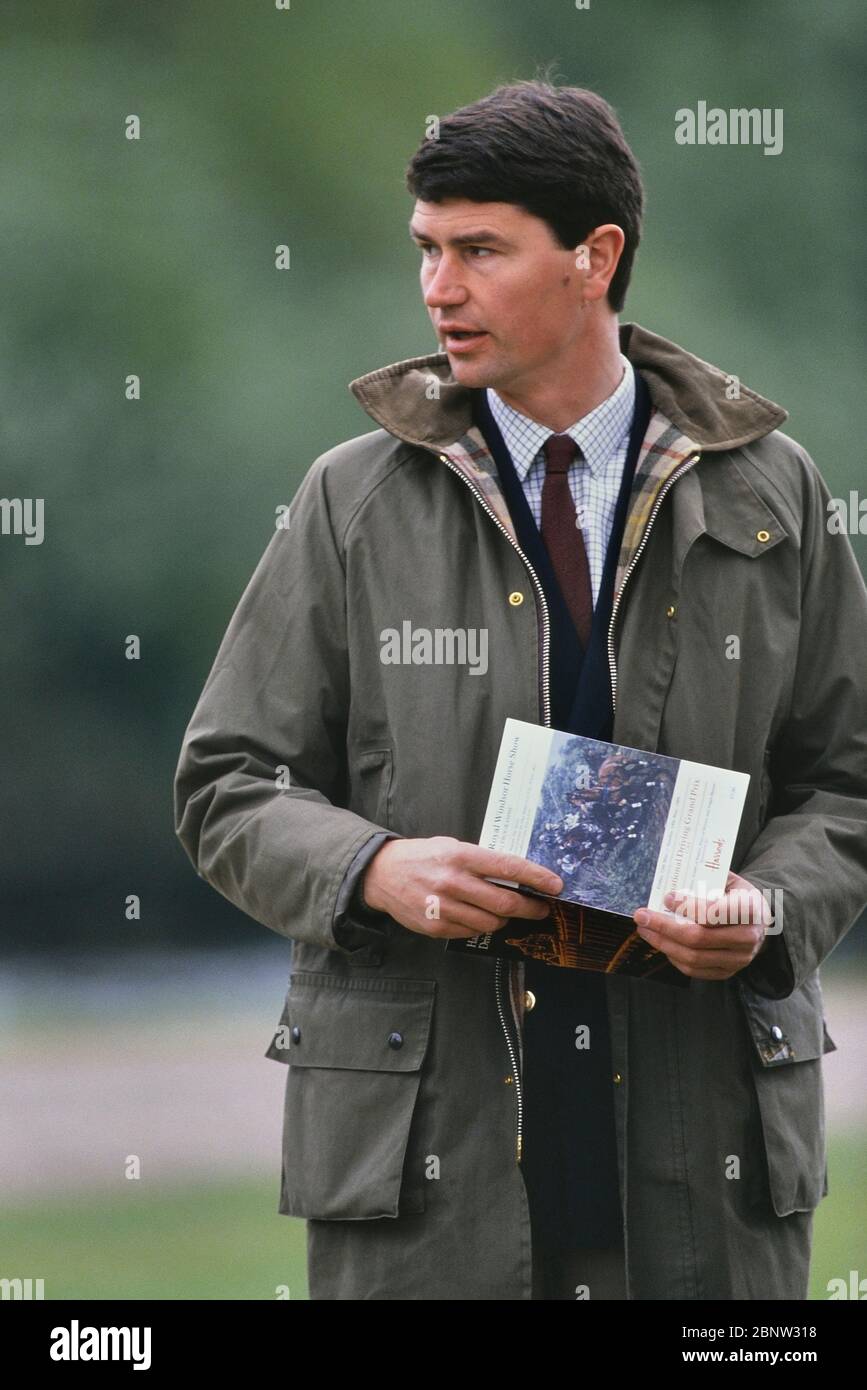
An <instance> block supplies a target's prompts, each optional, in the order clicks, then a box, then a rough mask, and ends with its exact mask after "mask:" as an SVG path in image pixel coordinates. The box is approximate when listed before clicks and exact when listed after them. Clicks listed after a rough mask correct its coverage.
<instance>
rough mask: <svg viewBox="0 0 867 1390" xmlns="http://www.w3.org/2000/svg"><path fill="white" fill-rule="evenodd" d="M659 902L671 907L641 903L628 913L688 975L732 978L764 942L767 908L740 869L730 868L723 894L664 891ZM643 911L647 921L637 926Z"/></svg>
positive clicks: (768, 920)
mask: <svg viewBox="0 0 867 1390" xmlns="http://www.w3.org/2000/svg"><path fill="white" fill-rule="evenodd" d="M664 901H665V903H666V906H668V907H669V908H670V909H671V911H670V912H651V911H650V909H649V908H640V909H639V910H638V911H637V912H635V913H634V914H633V921H635V923H636V924H637V925H636V930H637V932H638V934H639V936H642V937H643V938H644V940H645V941H646V942H647V943H648V945H650V946H654V947H655V948H656V950H658V951H663V952H664V953H665V955H667V956H668V959H669V960H670V961H671V963H672V965H674V966H676V967H677V969H678V970H680V971H681V973H682V974H684V975H690V976H692V978H693V979H696V980H728V979H731V977H732V975H736V974H737V973H738V971H739V970H743V969H744V968H745V967H746V966H748V965H749V963H750V961H751V960H752V959H753V958H754V957H755V956H757V955H758V953H759V951H761V950H762V949H763V947H764V946H765V945H766V944H767V940H768V938H767V935H766V933H765V927H766V926H770V924H771V922H772V921H773V917H772V914H771V911H770V908H769V907H768V904H767V901H766V900H765V898H764V897H763V896H762V893H761V890H760V889H758V888H756V886H755V885H754V884H752V883H750V882H748V880H747V879H745V878H741V877H740V875H739V874H733V873H729V876H728V878H727V879H726V886H725V889H724V890H723V891H722V893H716V894H714V893H711V894H710V895H709V896H708V897H706V898H700V897H694V896H693V895H692V894H691V893H666V895H665V899H664ZM642 914H643V915H644V916H646V918H647V925H646V926H642V925H640V918H641V916H642ZM717 924H718V925H717Z"/></svg>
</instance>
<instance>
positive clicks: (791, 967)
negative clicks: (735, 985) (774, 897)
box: [739, 871, 798, 999]
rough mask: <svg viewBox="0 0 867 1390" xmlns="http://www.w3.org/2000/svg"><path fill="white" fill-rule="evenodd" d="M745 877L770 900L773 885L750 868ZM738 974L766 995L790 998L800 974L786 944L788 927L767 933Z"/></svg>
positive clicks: (756, 990)
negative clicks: (759, 877) (754, 875)
mask: <svg viewBox="0 0 867 1390" xmlns="http://www.w3.org/2000/svg"><path fill="white" fill-rule="evenodd" d="M739 872H740V871H739ZM743 877H744V878H746V879H748V880H749V882H750V883H752V884H753V886H754V887H756V888H758V889H759V890H760V891H761V892H762V893H763V894H764V896H765V902H766V903H767V902H768V900H769V898H770V896H771V891H772V890H771V886H770V885H769V884H767V883H765V882H764V881H761V880H759V879H756V878H753V876H752V874H750V873H749V871H747V872H746V873H745V874H744V875H743ZM739 975H740V978H741V979H742V980H743V981H744V982H745V983H746V984H748V985H749V986H750V988H751V989H754V990H755V992H756V994H761V995H763V996H764V997H765V998H766V999H788V997H789V995H790V994H791V993H792V992H793V991H794V988H795V985H796V983H797V978H798V977H797V971H796V969H795V963H794V961H793V960H792V956H791V954H790V952H789V948H788V945H787V944H786V933H785V927H784V929H783V930H782V931H779V932H774V933H770V932H766V933H765V939H764V942H763V943H762V945H761V947H760V948H759V950H758V952H757V954H756V955H754V956H753V958H752V960H751V961H750V963H749V965H747V966H745V967H744V969H743V970H741V971H740V972H739Z"/></svg>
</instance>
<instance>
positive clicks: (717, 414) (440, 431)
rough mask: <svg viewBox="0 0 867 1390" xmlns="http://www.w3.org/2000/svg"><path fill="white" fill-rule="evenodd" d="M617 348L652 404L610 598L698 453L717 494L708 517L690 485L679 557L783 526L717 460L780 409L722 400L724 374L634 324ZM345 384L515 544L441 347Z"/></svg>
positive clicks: (744, 544)
mask: <svg viewBox="0 0 867 1390" xmlns="http://www.w3.org/2000/svg"><path fill="white" fill-rule="evenodd" d="M620 348H621V351H622V352H623V354H624V355H625V356H626V357H628V358H629V360H630V362H631V363H632V365H633V367H634V368H635V369H636V371H639V372H641V374H642V376H643V378H644V380H645V381H646V383H647V386H648V389H649V391H650V400H651V405H652V410H651V415H650V420H649V422H648V425H647V429H646V431H645V435H644V439H643V441H642V444H641V448H640V450H639V454H638V461H637V463H636V468H635V475H634V478H633V482H632V493H631V496H630V499H629V509H628V512H627V516H626V521H625V525H624V530H623V540H622V544H621V547H620V555H619V557H618V561H617V570H616V574H615V581H614V592H615V595H617V594H619V592H620V588H621V585H622V584H623V583H624V582H625V577H626V574H627V572H628V570H629V568H630V566H631V564H632V562H633V560H634V559H635V557H636V556H637V554H638V553H639V551H640V549H641V545H642V541H643V539H644V536H645V534H646V532H647V529H648V527H649V525H650V523H651V520H652V517H653V515H654V507H655V504H656V501H657V499H658V498H659V497H660V494H661V493H662V491H663V488H665V487H666V485H667V484H668V482H669V479H670V478H672V475H673V474H675V473H677V472H678V471H679V470H680V469H681V468H683V469H684V471H685V469H686V465H687V463H688V462H689V461H690V459H691V458H697V457H698V455H699V454H701V453H710V454H713V453H716V454H717V456H718V457H719V459H720V467H721V468H722V473H721V475H720V477H719V478H718V479H716V478H715V475H716V472H717V470H716V469H713V470H712V474H711V476H712V477H714V480H715V482H716V484H717V489H716V490H717V492H718V493H719V492H720V490H721V491H722V497H721V500H720V503H719V505H717V506H716V507H715V508H714V512H713V515H708V514H706V511H705V506H704V497H703V491H702V489H701V488H699V489H697V490H696V489H693V490H692V493H691V500H690V501H689V502H688V503H687V504H686V505H685V507H684V515H683V524H682V527H681V531H680V534H679V536H678V539H677V555H676V560H677V562H678V563H679V562H680V560H681V559H682V557H683V554H684V553H685V551H686V549H687V548H688V546H689V544H690V543H691V541H692V540H694V539H695V537H696V536H697V535H699V534H701V532H702V531H705V530H707V531H709V532H710V533H711V534H712V535H715V536H716V537H717V538H718V539H720V540H723V541H725V542H726V543H728V544H730V545H734V546H735V547H736V548H739V549H744V548H747V551H748V553H753V549H754V547H755V546H756V543H757V535H756V533H757V532H758V531H761V534H762V537H763V538H764V539H767V540H769V542H770V543H771V544H776V543H777V541H779V540H781V539H782V538H783V536H784V535H785V529H784V528H783V526H782V524H781V522H780V521H779V518H778V517H776V516H775V515H774V513H773V512H772V511H771V510H770V509H769V507H768V506H767V505H766V504H765V503H763V502H762V501H761V499H760V498H759V497H757V495H756V494H755V492H754V490H753V489H752V488H751V487H749V485H748V484H747V482H746V481H745V479H744V478H743V476H742V475H741V473H740V471H739V470H738V469H737V467H736V465H735V464H734V462H733V461H732V460H731V459H729V460H728V461H727V462H726V461H725V459H724V458H723V457H721V456H723V455H725V453H726V451H728V450H732V449H737V448H739V447H740V446H741V445H743V444H749V443H751V442H752V441H753V440H756V439H761V438H762V437H763V436H764V435H766V434H769V433H770V432H771V431H772V430H774V429H776V428H777V427H778V426H779V425H781V424H782V423H783V421H784V420H785V419H787V416H788V412H787V411H785V410H783V408H782V406H779V405H775V404H774V402H773V401H769V400H766V399H765V397H764V396H760V395H758V393H757V392H755V391H751V390H750V388H749V387H747V386H743V385H740V386H739V389H738V398H737V399H735V400H731V399H729V397H728V392H729V390H730V384H731V379H730V378H729V377H728V376H727V375H726V374H725V372H722V371H720V369H719V368H718V367H714V366H711V364H710V363H709V362H704V361H702V359H701V358H700V357H694V356H693V354H692V353H690V352H687V351H686V350H685V348H682V347H679V346H678V345H677V344H676V343H671V342H669V341H668V340H667V339H666V338H660V337H659V336H658V335H657V334H656V333H650V332H649V331H648V330H647V329H646V328H642V327H641V326H640V325H639V324H637V323H624V324H621V325H620ZM349 389H350V390H351V391H352V393H353V395H354V396H355V398H356V399H357V400H358V401H359V403H360V404H361V405H362V407H363V408H364V410H366V411H367V414H368V415H369V416H370V417H371V418H372V419H373V420H375V421H376V422H377V424H379V425H381V426H382V428H383V429H385V430H387V431H388V432H389V434H393V435H395V436H396V437H397V438H398V439H402V440H404V441H405V442H406V443H407V444H411V445H417V446H420V447H421V448H424V449H430V450H433V451H434V452H435V453H436V454H438V456H439V459H440V460H441V462H442V463H444V464H446V465H448V466H449V467H451V468H454V469H456V470H457V471H458V472H460V473H462V474H463V476H464V477H465V478H466V480H467V482H469V483H470V485H471V486H472V487H473V489H474V491H475V492H476V494H477V495H478V496H480V498H481V501H482V502H483V503H484V505H485V506H486V507H487V508H488V510H489V511H490V512H491V513H492V514H493V515H494V517H495V519H496V520H497V521H498V522H499V524H500V526H501V527H502V529H503V530H504V531H506V532H507V534H508V535H509V536H511V538H512V540H513V542H514V544H515V545H516V546H517V545H518V541H517V536H516V534H515V527H514V523H513V521H512V517H511V515H510V513H509V508H508V505H507V503H506V499H505V496H504V494H503V489H502V486H501V483H500V479H499V475H498V472H497V466H496V463H495V462H494V459H493V458H492V456H491V453H490V451H489V449H488V446H487V444H486V443H485V440H484V437H483V435H482V433H481V431H480V430H479V428H478V426H477V425H476V424H475V423H474V422H473V414H472V395H471V392H470V391H469V390H468V389H467V387H465V386H462V385H461V384H460V383H459V382H457V381H455V379H454V377H453V376H452V374H451V367H450V364H449V360H448V356H447V354H446V353H444V352H437V353H430V354H428V355H427V356H425V357H409V358H407V359H406V360H404V361H402V362H395V363H392V365H391V366H388V367H380V368H379V370H378V371H375V372H368V373H367V375H366V376H361V377H357V378H356V379H355V380H354V381H352V382H350V384H349ZM708 481H709V482H710V479H709V480H708ZM759 548H761V546H759Z"/></svg>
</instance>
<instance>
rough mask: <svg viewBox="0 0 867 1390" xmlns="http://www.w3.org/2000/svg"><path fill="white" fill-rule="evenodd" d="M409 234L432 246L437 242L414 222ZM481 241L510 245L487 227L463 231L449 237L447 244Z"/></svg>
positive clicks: (473, 243)
mask: <svg viewBox="0 0 867 1390" xmlns="http://www.w3.org/2000/svg"><path fill="white" fill-rule="evenodd" d="M409 234H410V236H411V237H412V238H413V240H414V241H426V242H429V243H430V245H431V246H435V245H436V242H435V241H434V238H433V237H429V236H426V235H425V233H424V232H420V231H417V230H416V228H415V227H413V225H412V223H411V222H410V224H409ZM480 241H490V242H492V243H493V244H494V245H495V246H508V244H509V243H508V242H507V240H506V238H505V237H503V236H500V234H499V232H492V231H489V230H488V228H486V227H481V228H479V230H478V231H476V232H461V234H460V236H453V237H450V238H448V239H447V244H449V245H451V246H475V245H477V244H478V242H480Z"/></svg>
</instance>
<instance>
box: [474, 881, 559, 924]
mask: <svg viewBox="0 0 867 1390" xmlns="http://www.w3.org/2000/svg"><path fill="white" fill-rule="evenodd" d="M451 896H452V897H453V898H455V899H457V900H458V901H459V902H466V903H470V904H471V905H472V906H473V907H480V908H482V909H483V910H484V911H485V912H492V913H493V914H494V916H496V917H530V918H535V917H539V918H543V917H548V916H549V915H550V910H551V909H550V907H549V905H548V903H547V902H545V901H544V900H541V899H539V898H531V897H528V896H527V894H526V893H516V892H515V890H514V889H513V888H503V887H501V886H500V885H498V884H496V883H488V881H487V879H484V878H479V877H478V876H477V875H476V874H462V875H461V876H460V877H459V878H458V879H457V880H456V881H455V883H454V884H453V885H452V890H451Z"/></svg>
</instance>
